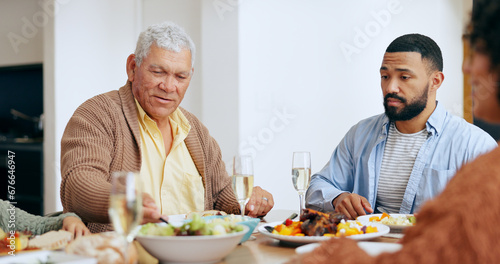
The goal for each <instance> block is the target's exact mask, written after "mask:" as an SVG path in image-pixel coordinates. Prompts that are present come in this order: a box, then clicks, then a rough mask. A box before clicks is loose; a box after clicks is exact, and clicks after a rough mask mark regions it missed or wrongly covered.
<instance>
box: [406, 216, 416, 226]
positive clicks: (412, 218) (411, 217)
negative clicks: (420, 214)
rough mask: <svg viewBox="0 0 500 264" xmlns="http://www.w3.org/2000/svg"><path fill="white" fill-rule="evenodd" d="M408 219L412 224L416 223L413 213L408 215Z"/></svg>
mask: <svg viewBox="0 0 500 264" xmlns="http://www.w3.org/2000/svg"><path fill="white" fill-rule="evenodd" d="M408 221H410V223H412V224H415V223H417V218H416V217H415V216H414V215H412V216H409V217H408Z"/></svg>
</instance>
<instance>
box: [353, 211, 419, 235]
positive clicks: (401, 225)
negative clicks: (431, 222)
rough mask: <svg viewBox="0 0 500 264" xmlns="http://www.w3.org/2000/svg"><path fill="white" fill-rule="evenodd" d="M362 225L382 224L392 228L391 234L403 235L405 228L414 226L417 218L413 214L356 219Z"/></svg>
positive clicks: (376, 215)
mask: <svg viewBox="0 0 500 264" xmlns="http://www.w3.org/2000/svg"><path fill="white" fill-rule="evenodd" d="M356 220H357V221H359V222H361V223H380V224H383V225H386V226H388V227H390V228H391V232H394V233H401V232H402V231H403V230H404V229H405V228H408V227H410V226H414V225H415V224H416V222H417V221H416V218H415V216H414V215H412V214H387V213H382V214H370V215H362V216H358V218H356Z"/></svg>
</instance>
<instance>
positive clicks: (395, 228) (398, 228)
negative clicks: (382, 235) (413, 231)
mask: <svg viewBox="0 0 500 264" xmlns="http://www.w3.org/2000/svg"><path fill="white" fill-rule="evenodd" d="M389 215H390V216H392V217H401V216H406V217H408V216H413V215H412V214H389ZM374 216H378V217H381V216H382V214H369V215H362V216H358V218H356V220H358V221H359V222H362V223H379V224H382V223H381V222H379V221H374V222H370V217H374ZM384 225H386V226H388V227H390V228H391V233H401V232H402V231H403V230H404V229H405V228H408V227H410V226H411V225H389V224H384Z"/></svg>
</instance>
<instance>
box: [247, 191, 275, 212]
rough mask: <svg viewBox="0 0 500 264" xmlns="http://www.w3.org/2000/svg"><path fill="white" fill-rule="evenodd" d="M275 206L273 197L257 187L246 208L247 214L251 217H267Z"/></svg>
mask: <svg viewBox="0 0 500 264" xmlns="http://www.w3.org/2000/svg"><path fill="white" fill-rule="evenodd" d="M273 206H274V200H273V195H272V194H270V193H269V192H267V191H265V190H263V189H262V188H260V187H258V186H256V187H254V188H253V191H252V196H251V197H250V200H249V201H248V203H247V206H246V210H245V211H246V214H247V215H248V216H251V217H258V216H265V215H266V214H267V213H268V212H269V211H271V209H272V208H273Z"/></svg>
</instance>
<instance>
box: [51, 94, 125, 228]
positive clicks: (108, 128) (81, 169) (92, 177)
mask: <svg viewBox="0 0 500 264" xmlns="http://www.w3.org/2000/svg"><path fill="white" fill-rule="evenodd" d="M112 106H113V102H112V100H111V99H110V98H108V97H107V96H104V95H99V96H96V97H94V98H91V99H89V100H88V101H86V102H85V103H83V104H82V105H81V106H80V107H78V109H77V110H76V111H75V113H74V114H73V116H72V117H71V119H70V120H69V122H68V124H67V126H66V129H65V131H64V135H63V137H62V140H61V177H62V181H61V202H62V204H63V207H64V211H65V212H68V211H70V212H75V213H76V214H78V215H79V216H81V218H82V219H83V220H84V221H85V222H97V223H109V217H108V213H107V211H108V199H109V193H110V190H111V184H110V183H109V177H110V167H111V163H112V160H113V156H115V155H116V153H114V152H115V138H116V137H118V136H119V135H115V134H116V132H115V131H116V130H117V129H116V126H117V123H118V121H117V120H118V119H119V118H120V117H119V116H118V113H119V111H113V109H112Z"/></svg>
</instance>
